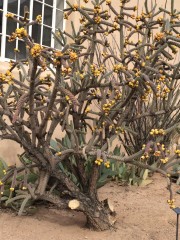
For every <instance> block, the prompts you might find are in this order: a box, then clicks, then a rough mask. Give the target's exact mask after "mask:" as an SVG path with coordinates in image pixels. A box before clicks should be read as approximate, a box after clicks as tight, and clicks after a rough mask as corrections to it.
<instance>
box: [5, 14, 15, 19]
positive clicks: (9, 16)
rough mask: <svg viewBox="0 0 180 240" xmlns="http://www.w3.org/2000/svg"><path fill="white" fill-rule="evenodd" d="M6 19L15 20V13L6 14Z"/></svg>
mask: <svg viewBox="0 0 180 240" xmlns="http://www.w3.org/2000/svg"><path fill="white" fill-rule="evenodd" d="M6 17H7V18H13V17H14V14H13V13H7V14H6Z"/></svg>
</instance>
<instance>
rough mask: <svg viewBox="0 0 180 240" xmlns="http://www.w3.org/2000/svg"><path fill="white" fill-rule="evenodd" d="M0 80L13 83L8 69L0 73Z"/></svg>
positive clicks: (9, 83)
mask: <svg viewBox="0 0 180 240" xmlns="http://www.w3.org/2000/svg"><path fill="white" fill-rule="evenodd" d="M0 81H2V82H5V83H7V84H8V85H11V84H13V75H12V72H11V71H10V70H7V71H6V73H0Z"/></svg>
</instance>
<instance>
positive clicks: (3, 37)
mask: <svg viewBox="0 0 180 240" xmlns="http://www.w3.org/2000/svg"><path fill="white" fill-rule="evenodd" d="M29 1H30V4H29V13H30V14H29V19H30V21H32V20H33V11H32V10H33V4H34V2H35V1H36V2H39V3H41V4H42V23H41V26H42V27H41V37H40V44H41V45H43V44H42V41H43V37H42V36H43V27H44V26H45V27H48V28H51V29H52V31H53V32H55V31H56V30H57V28H56V25H55V24H56V11H57V9H58V11H61V12H63V10H62V9H59V8H57V2H58V1H59V0H53V6H51V7H52V25H51V27H50V26H48V25H46V24H43V21H44V7H45V6H50V5H49V4H47V3H46V2H45V0H29ZM60 1H63V5H64V8H66V0H60ZM7 8H8V0H4V1H3V10H2V13H3V14H2V33H1V49H0V61H1V62H2V61H4V62H9V61H10V60H14V59H10V58H7V57H5V54H6V52H5V50H6V47H5V46H6V37H7V36H8V35H7V31H6V29H7V18H6V14H7V13H9V12H8V11H7ZM15 15H17V16H18V17H19V16H20V0H18V10H17V14H15ZM62 20H63V24H62V31H64V29H65V22H66V21H65V20H64V19H62ZM18 26H19V24H17V27H18ZM29 35H30V36H32V25H31V26H30V27H29ZM18 41H20V40H18ZM18 41H17V40H16V48H18ZM43 46H45V45H43ZM54 46H55V39H54V37H53V34H51V46H50V47H53V48H54ZM47 47H48V46H47Z"/></svg>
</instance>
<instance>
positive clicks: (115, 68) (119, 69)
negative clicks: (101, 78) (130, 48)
mask: <svg viewBox="0 0 180 240" xmlns="http://www.w3.org/2000/svg"><path fill="white" fill-rule="evenodd" d="M125 69H126V68H125V67H124V66H123V65H122V64H115V65H114V66H113V71H114V72H116V73H118V72H119V71H121V70H125Z"/></svg>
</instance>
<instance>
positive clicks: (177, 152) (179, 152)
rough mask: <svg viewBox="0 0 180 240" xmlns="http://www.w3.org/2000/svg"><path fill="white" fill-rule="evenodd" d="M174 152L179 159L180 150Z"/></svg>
mask: <svg viewBox="0 0 180 240" xmlns="http://www.w3.org/2000/svg"><path fill="white" fill-rule="evenodd" d="M174 152H175V154H177V155H178V157H180V149H176V150H175V151H174Z"/></svg>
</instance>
